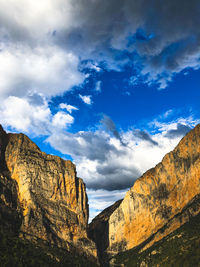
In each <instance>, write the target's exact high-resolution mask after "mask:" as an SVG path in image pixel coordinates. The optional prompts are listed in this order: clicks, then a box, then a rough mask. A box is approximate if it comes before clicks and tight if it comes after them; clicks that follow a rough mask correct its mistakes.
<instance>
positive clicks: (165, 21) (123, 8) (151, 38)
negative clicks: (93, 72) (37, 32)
mask: <svg viewBox="0 0 200 267" xmlns="http://www.w3.org/2000/svg"><path fill="white" fill-rule="evenodd" d="M72 13H73V16H72V18H73V20H74V21H75V25H74V27H70V28H63V29H62V30H61V31H58V32H57V36H56V38H55V41H56V42H57V43H58V44H59V45H61V46H64V47H67V49H72V50H74V51H76V53H79V54H80V55H81V56H82V58H93V59H97V60H100V61H101V60H104V61H106V62H107V64H108V66H109V67H110V68H112V67H113V68H117V65H118V64H119V65H120V64H122V65H123V64H127V63H128V62H129V63H132V62H134V63H137V64H141V65H143V66H144V67H143V70H142V74H149V82H150V81H151V80H154V81H155V80H157V82H160V83H161V87H165V86H166V83H167V81H169V80H170V79H171V77H172V76H173V73H176V72H179V71H181V70H182V69H184V68H187V67H191V68H199V60H198V58H199V54H200V46H199V44H200V28H199V25H200V2H199V1H198V0H191V1H188V0H176V1H174V0H168V1H161V0H149V1H144V0H134V1H132V0H126V1H123V0H110V1H107V0H101V1H100V0H97V1H93V0H84V1H83V0H80V1H76V3H73V8H72ZM119 51H127V52H128V53H126V54H125V53H124V54H123V56H121V57H118V56H117V55H119ZM132 53H133V55H134V54H137V55H138V56H137V57H134V56H132V57H131V62H130V54H132ZM126 55H127V57H126Z"/></svg>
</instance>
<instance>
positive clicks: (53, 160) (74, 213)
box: [0, 126, 97, 257]
mask: <svg viewBox="0 0 200 267" xmlns="http://www.w3.org/2000/svg"><path fill="white" fill-rule="evenodd" d="M88 215H89V210H88V200H87V194H86V188H85V184H84V183H83V180H82V179H80V178H78V177H77V176H76V168H75V165H74V164H73V163H72V162H71V161H69V160H67V161H65V160H63V159H61V158H59V157H57V156H52V155H47V154H46V153H44V152H41V151H40V149H39V148H38V147H37V146H36V144H34V143H33V142H32V141H31V140H30V139H29V138H28V137H27V136H26V135H24V134H7V133H6V132H5V131H4V130H3V128H2V127H1V126H0V224H1V226H2V227H4V228H5V229H7V230H9V231H12V232H13V233H15V234H17V235H18V236H19V237H21V238H23V239H28V240H31V241H34V242H37V240H43V241H46V242H47V243H48V244H51V245H56V246H58V247H62V248H65V249H67V250H70V249H71V248H72V247H73V248H76V249H78V251H80V252H83V253H84V254H87V255H89V256H91V257H96V254H97V253H96V246H95V244H94V243H93V242H92V241H91V240H90V239H89V238H88V236H87V227H88Z"/></svg>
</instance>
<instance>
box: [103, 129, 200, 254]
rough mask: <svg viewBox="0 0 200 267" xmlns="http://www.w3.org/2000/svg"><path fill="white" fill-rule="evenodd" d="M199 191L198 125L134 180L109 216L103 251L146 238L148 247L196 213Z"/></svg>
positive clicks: (115, 250)
mask: <svg viewBox="0 0 200 267" xmlns="http://www.w3.org/2000/svg"><path fill="white" fill-rule="evenodd" d="M199 194H200V125H198V126H196V127H195V128H194V129H193V130H192V131H190V132H189V133H188V134H187V135H186V136H185V137H184V138H183V139H182V140H181V141H180V143H179V144H178V145H177V147H176V148H175V149H174V150H173V151H172V152H170V153H168V154H167V155H166V156H165V157H164V158H163V160H162V162H161V163H159V164H158V165H157V166H156V167H155V168H152V169H150V170H149V171H147V172H146V173H144V174H143V175H142V177H140V178H139V179H138V180H136V182H135V184H134V185H133V187H132V188H131V189H130V190H129V191H128V192H127V193H126V196H125V198H124V199H123V201H122V202H121V204H120V205H119V207H117V208H116V209H115V210H114V211H113V212H112V214H111V215H109V219H108V230H107V233H108V236H107V244H108V245H107V248H106V250H107V253H108V254H109V253H110V254H111V255H113V254H115V253H118V252H120V251H125V250H128V249H131V248H133V247H136V246H138V245H140V244H141V243H143V242H144V241H145V242H146V241H147V240H149V241H148V242H146V245H145V246H143V249H146V248H147V247H149V246H151V245H152V244H153V243H155V242H156V241H158V240H160V239H161V238H163V237H164V236H166V235H168V234H169V233H171V232H172V231H174V230H175V229H177V228H179V227H180V226H181V225H182V224H184V223H185V222H187V221H188V220H189V219H190V217H191V216H194V215H196V214H198V213H199V211H200V205H199ZM193 203H196V204H195V205H194V204H193ZM100 221H102V220H100ZM100 221H99V223H98V225H100Z"/></svg>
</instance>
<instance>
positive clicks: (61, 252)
mask: <svg viewBox="0 0 200 267" xmlns="http://www.w3.org/2000/svg"><path fill="white" fill-rule="evenodd" d="M35 266H37V267H49V266H52V267H64V266H65V267H97V265H96V264H95V263H94V262H90V261H89V260H88V258H86V257H85V256H84V255H79V254H78V253H77V252H76V251H74V252H67V251H66V250H65V249H61V248H58V247H55V246H54V247H53V246H50V245H48V244H45V243H44V242H42V241H38V240H37V244H34V243H33V242H30V241H28V240H22V239H20V238H18V237H16V236H13V235H9V234H7V233H5V231H3V230H1V231H0V267H35Z"/></svg>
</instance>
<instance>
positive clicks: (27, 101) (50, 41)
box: [0, 0, 200, 219]
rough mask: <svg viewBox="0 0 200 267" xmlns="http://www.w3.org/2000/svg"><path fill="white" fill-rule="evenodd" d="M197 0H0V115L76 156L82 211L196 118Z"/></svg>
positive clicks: (103, 200)
mask: <svg viewBox="0 0 200 267" xmlns="http://www.w3.org/2000/svg"><path fill="white" fill-rule="evenodd" d="M199 25H200V2H199V1H198V0H190V1H188V0H168V1H163V0H149V1H144V0H109V1H107V0H42V1H32V0H20V1H19V0H0V102H1V105H0V123H1V124H2V125H3V127H4V128H5V129H6V130H7V131H9V132H17V133H18V132H23V133H25V134H26V135H28V136H29V137H30V138H31V139H32V140H33V141H34V142H35V143H36V144H37V145H38V146H39V147H40V148H41V150H42V151H44V152H46V153H49V154H53V155H58V156H61V157H62V158H64V159H70V160H72V161H73V162H74V163H75V164H76V169H77V175H78V177H81V178H83V180H84V182H85V184H86V187H87V193H88V196H89V205H90V219H92V218H93V217H94V216H95V215H96V214H98V213H99V212H100V211H101V210H102V209H104V208H105V207H107V206H109V205H111V204H113V203H114V202H115V201H116V200H118V199H121V198H123V197H124V195H125V192H126V191H127V190H128V189H129V188H130V187H131V186H133V184H134V181H135V180H136V179H137V178H138V177H140V176H141V175H142V174H143V173H144V172H145V171H147V170H148V169H149V168H152V167H154V166H155V165H156V164H157V163H158V162H160V161H161V160H162V158H163V156H164V155H165V154H166V153H168V152H169V151H171V150H172V149H173V148H174V147H175V146H176V145H177V144H178V142H179V141H180V139H181V138H182V137H183V136H184V135H185V134H186V133H187V132H188V131H189V130H190V129H192V128H193V127H194V126H195V125H197V124H198V123H199V122H200V109H199V103H200V90H199V86H200V27H199Z"/></svg>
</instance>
